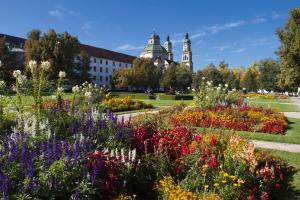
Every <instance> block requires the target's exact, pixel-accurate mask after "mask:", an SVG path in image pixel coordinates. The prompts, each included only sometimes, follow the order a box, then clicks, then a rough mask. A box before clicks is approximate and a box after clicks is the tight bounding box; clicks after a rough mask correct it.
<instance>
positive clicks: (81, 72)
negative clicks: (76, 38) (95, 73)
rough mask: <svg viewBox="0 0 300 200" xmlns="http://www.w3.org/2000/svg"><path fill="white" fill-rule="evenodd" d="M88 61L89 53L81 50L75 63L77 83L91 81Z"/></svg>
mask: <svg viewBox="0 0 300 200" xmlns="http://www.w3.org/2000/svg"><path fill="white" fill-rule="evenodd" d="M90 62H91V60H90V56H89V54H88V53H87V52H86V51H84V50H82V51H81V52H80V55H79V56H78V62H77V63H76V77H77V78H76V79H77V84H82V83H84V82H91V74H90V69H91V66H90Z"/></svg>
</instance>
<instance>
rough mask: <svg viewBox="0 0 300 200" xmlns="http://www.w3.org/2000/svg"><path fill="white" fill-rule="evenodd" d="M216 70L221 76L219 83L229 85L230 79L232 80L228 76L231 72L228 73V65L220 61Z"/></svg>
mask: <svg viewBox="0 0 300 200" xmlns="http://www.w3.org/2000/svg"><path fill="white" fill-rule="evenodd" d="M218 70H219V72H220V75H221V80H220V83H221V84H228V85H229V82H230V78H232V77H231V76H230V75H231V72H230V69H229V67H228V64H227V63H225V61H221V62H220V63H219V66H218ZM229 86H230V85H229Z"/></svg>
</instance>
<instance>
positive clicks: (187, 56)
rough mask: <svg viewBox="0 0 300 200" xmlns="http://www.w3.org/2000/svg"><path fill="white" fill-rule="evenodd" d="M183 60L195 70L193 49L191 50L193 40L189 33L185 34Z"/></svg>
mask: <svg viewBox="0 0 300 200" xmlns="http://www.w3.org/2000/svg"><path fill="white" fill-rule="evenodd" d="M181 62H182V63H184V64H186V66H188V67H189V68H190V70H191V71H193V59H192V50H191V40H190V39H189V34H188V33H186V34H185V38H184V40H183V52H182V58H181Z"/></svg>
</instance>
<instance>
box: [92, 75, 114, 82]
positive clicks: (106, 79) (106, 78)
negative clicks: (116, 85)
mask: <svg viewBox="0 0 300 200" xmlns="http://www.w3.org/2000/svg"><path fill="white" fill-rule="evenodd" d="M96 79H97V77H96V76H93V80H94V81H96ZM99 79H100V81H103V78H102V76H99ZM109 79H112V76H111V75H110V76H109V77H108V76H106V77H105V81H108V80H109Z"/></svg>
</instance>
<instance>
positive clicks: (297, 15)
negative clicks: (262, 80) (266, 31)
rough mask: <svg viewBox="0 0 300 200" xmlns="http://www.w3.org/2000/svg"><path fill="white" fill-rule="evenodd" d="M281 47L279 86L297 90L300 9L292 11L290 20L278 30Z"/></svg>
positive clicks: (299, 73)
mask: <svg viewBox="0 0 300 200" xmlns="http://www.w3.org/2000/svg"><path fill="white" fill-rule="evenodd" d="M277 35H278V38H279V40H280V42H281V46H280V47H279V50H278V52H277V54H278V56H279V60H280V65H281V69H280V72H281V73H280V76H279V85H280V87H281V88H282V89H286V90H290V91H292V90H296V88H297V87H299V86H300V8H294V9H291V10H290V16H289V19H288V20H287V21H286V22H285V25H284V27H283V28H280V29H278V30H277Z"/></svg>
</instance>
